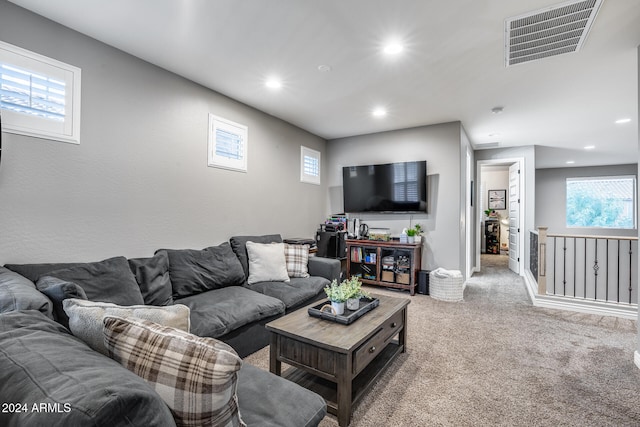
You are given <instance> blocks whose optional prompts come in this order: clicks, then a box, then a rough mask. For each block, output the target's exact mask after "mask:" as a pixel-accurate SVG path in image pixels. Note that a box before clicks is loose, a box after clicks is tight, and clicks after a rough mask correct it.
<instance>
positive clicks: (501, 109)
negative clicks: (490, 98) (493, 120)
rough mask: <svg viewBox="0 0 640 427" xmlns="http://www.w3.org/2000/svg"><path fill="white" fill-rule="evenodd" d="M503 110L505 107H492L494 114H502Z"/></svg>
mask: <svg viewBox="0 0 640 427" xmlns="http://www.w3.org/2000/svg"><path fill="white" fill-rule="evenodd" d="M503 111H504V107H493V108H492V109H491V112H492V113H493V114H500V113H502V112H503Z"/></svg>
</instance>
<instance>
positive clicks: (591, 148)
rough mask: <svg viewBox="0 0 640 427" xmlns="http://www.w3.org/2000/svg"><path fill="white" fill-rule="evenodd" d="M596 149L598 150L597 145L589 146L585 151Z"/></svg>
mask: <svg viewBox="0 0 640 427" xmlns="http://www.w3.org/2000/svg"><path fill="white" fill-rule="evenodd" d="M594 148H596V146H595V145H587V146H586V147H584V149H585V150H593V149H594Z"/></svg>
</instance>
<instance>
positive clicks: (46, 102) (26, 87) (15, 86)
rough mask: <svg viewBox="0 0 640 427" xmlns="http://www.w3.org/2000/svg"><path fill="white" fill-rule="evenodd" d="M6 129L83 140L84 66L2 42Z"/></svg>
mask: <svg viewBox="0 0 640 427" xmlns="http://www.w3.org/2000/svg"><path fill="white" fill-rule="evenodd" d="M0 108H2V118H3V121H2V126H3V129H4V131H6V132H9V133H16V134H20V135H27V136H33V137H37V138H45V139H52V140H56V141H63V142H71V143H75V144H79V143H80V69H79V68H77V67H74V66H72V65H68V64H65V63H62V62H60V61H56V60H54V59H51V58H47V57H46V56H42V55H39V54H37V53H33V52H30V51H28V50H25V49H21V48H19V47H16V46H12V45H10V44H8V43H4V42H0Z"/></svg>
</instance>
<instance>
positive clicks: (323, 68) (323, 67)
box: [318, 64, 331, 73]
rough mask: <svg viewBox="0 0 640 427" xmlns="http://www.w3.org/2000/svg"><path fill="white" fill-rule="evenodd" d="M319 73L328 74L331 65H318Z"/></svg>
mask: <svg viewBox="0 0 640 427" xmlns="http://www.w3.org/2000/svg"><path fill="white" fill-rule="evenodd" d="M318 71H320V72H322V73H327V72H329V71H331V65H326V64H322V65H318Z"/></svg>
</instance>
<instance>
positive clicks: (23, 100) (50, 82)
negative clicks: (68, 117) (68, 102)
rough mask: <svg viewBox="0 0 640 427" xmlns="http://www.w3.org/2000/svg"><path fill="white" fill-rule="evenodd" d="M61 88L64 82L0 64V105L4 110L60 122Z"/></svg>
mask: <svg viewBox="0 0 640 427" xmlns="http://www.w3.org/2000/svg"><path fill="white" fill-rule="evenodd" d="M65 90H66V85H65V83H64V82H61V81H59V80H56V79H53V78H50V77H47V76H43V75H41V74H37V73H34V72H31V71H29V70H26V69H23V68H19V67H16V66H14V65H10V64H5V63H0V105H1V107H2V108H4V109H6V110H11V111H15V112H17V113H22V114H29V115H32V116H37V117H41V118H44V119H47V120H53V121H58V122H64V121H65V93H66V92H65Z"/></svg>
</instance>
